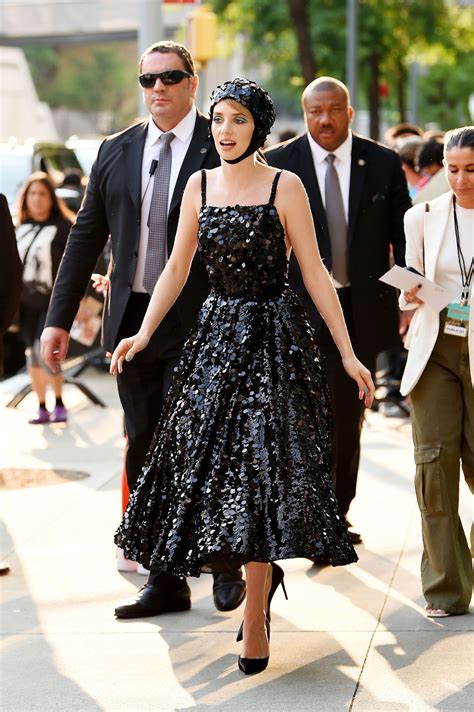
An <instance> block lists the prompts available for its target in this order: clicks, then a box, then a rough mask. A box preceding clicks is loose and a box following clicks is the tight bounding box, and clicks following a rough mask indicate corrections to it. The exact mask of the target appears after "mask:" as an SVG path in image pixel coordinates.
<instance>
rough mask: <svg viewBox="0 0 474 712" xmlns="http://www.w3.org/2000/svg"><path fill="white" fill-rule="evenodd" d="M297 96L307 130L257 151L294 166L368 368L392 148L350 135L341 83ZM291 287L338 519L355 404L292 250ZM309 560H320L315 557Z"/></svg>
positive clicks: (382, 319)
mask: <svg viewBox="0 0 474 712" xmlns="http://www.w3.org/2000/svg"><path fill="white" fill-rule="evenodd" d="M302 100H303V109H304V115H305V122H306V127H307V131H306V132H305V133H304V134H303V135H301V136H298V137H296V138H294V139H291V140H290V141H286V142H285V143H282V144H280V145H279V146H275V147H274V148H271V149H269V150H268V151H266V153H265V156H266V158H267V160H268V162H269V164H270V165H272V166H275V167H276V168H284V169H287V170H289V171H292V172H294V173H296V175H297V176H299V178H300V179H301V181H302V182H303V185H304V186H305V188H306V192H307V194H308V198H309V203H310V206H311V212H312V215H313V221H314V224H315V227H316V238H317V240H318V245H319V250H320V252H321V256H322V258H323V260H324V264H325V266H326V267H327V269H328V270H329V271H330V273H331V275H332V279H333V284H334V286H335V287H336V289H337V295H338V297H339V301H340V303H341V306H342V310H343V313H344V317H345V320H346V323H347V327H348V330H349V334H350V337H351V341H352V343H353V345H354V350H355V352H356V354H357V356H358V358H360V359H361V361H362V362H363V363H364V364H365V365H366V366H367V367H368V368H369V369H370V371H371V372H372V373H374V372H375V362H376V357H377V355H378V354H379V353H380V352H382V351H386V350H388V349H390V348H393V347H394V346H397V345H398V344H399V340H400V337H399V333H398V331H399V319H400V317H399V310H398V305H397V299H396V295H395V294H394V293H393V290H391V289H390V287H387V288H386V285H384V284H383V283H382V282H380V281H379V277H380V276H381V275H382V274H384V272H386V271H387V270H388V269H389V268H390V266H391V265H390V261H391V253H392V252H393V258H394V260H395V262H396V264H398V265H400V266H404V264H405V236H404V233H403V215H404V213H405V211H406V210H407V209H408V208H409V207H410V205H411V201H410V197H409V195H408V190H407V184H406V180H405V176H404V174H403V171H402V168H401V165H400V159H399V157H398V156H397V154H396V153H395V152H394V151H392V150H390V149H389V148H387V147H386V146H381V145H379V144H377V143H375V142H374V141H370V140H369V139H366V138H362V137H361V136H357V135H356V134H354V133H352V131H351V129H350V124H351V121H352V117H353V115H354V110H353V108H352V107H351V105H350V97H349V91H348V89H347V87H346V86H345V85H344V84H343V83H342V82H340V81H339V80H338V79H335V78H333V77H319V78H318V79H315V80H314V81H313V82H311V84H309V85H308V86H307V87H306V89H305V90H304V92H303V97H302ZM308 239H310V236H309V235H308ZM290 284H291V285H292V286H293V288H294V289H295V291H296V292H297V293H298V294H299V295H300V296H301V298H302V300H303V303H304V304H305V306H306V307H307V309H308V312H309V315H310V317H311V320H312V322H313V324H314V326H315V327H316V329H319V333H318V337H317V343H318V346H319V348H320V350H321V353H322V356H323V359H324V365H325V368H326V371H327V374H328V380H329V389H330V394H331V406H332V409H333V413H334V423H335V425H334V429H333V448H334V449H333V467H334V477H335V483H336V497H337V500H338V505H339V511H340V513H341V514H342V515H344V516H345V517H346V516H347V513H348V511H349V507H350V505H351V502H352V500H353V499H354V497H355V494H356V486H357V475H358V471H359V460H360V437H361V432H362V426H363V422H364V408H363V407H362V405H361V402H360V400H359V399H358V395H357V389H356V388H354V386H353V384H352V382H351V380H350V379H349V378H348V377H347V375H346V373H345V372H344V368H343V365H342V362H341V359H340V357H339V354H338V352H337V349H336V348H335V346H334V342H333V340H332V338H331V335H330V333H329V330H328V328H327V326H326V325H325V324H324V323H322V320H321V316H320V315H319V314H318V312H317V309H316V307H315V306H314V304H313V303H312V301H311V299H310V298H309V296H308V293H307V290H306V289H305V286H304V282H303V279H302V276H301V270H300V268H299V266H298V264H297V261H296V260H295V259H294V258H293V256H292V259H291V263H290ZM350 531H351V535H352V541H353V542H354V543H359V542H360V541H361V536H360V534H359V533H358V532H357V531H353V530H350ZM315 563H316V564H321V565H325V564H326V563H327V561H326V560H325V559H324V558H323V557H321V558H320V559H319V560H317V561H315Z"/></svg>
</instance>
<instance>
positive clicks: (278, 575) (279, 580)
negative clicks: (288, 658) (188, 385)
mask: <svg viewBox="0 0 474 712" xmlns="http://www.w3.org/2000/svg"><path fill="white" fill-rule="evenodd" d="M270 566H271V567H272V585H271V586H270V590H269V592H268V599H267V616H266V621H265V626H266V628H267V638H268V640H270V621H271V615H270V605H271V602H272V598H273V596H274V594H275V591H276V590H277V588H278V586H279V585H280V584H281V587H282V589H283V593H284V594H285V598H286V600H288V595H287V593H286V588H285V582H284V580H283V579H284V578H285V572H284V571H283V569H282V568H281V566H278V564H275V563H273V562H272V563H271V564H270ZM243 637H244V623H243V621H242V623H241V624H240V628H239V630H238V632H237V638H236V641H237V643H240V641H241V640H243Z"/></svg>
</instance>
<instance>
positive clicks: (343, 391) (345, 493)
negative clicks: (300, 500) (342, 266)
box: [317, 288, 375, 514]
mask: <svg viewBox="0 0 474 712" xmlns="http://www.w3.org/2000/svg"><path fill="white" fill-rule="evenodd" d="M338 296H339V300H340V302H341V306H342V310H343V312H344V318H345V320H346V324H347V328H348V331H349V336H350V338H351V341H352V345H353V347H354V350H355V352H356V354H357V355H358V351H359V349H358V345H357V343H356V339H355V332H354V326H353V321H352V310H351V296H350V288H346V289H342V290H338ZM317 343H318V346H319V349H320V351H321V356H322V357H323V359H324V366H325V369H326V374H327V377H328V384H329V392H330V396H331V407H332V412H333V439H332V466H333V478H334V483H335V492H336V498H337V502H338V506H339V511H340V513H341V514H347V512H348V511H349V507H350V504H351V502H352V500H353V499H354V497H355V494H356V487H357V473H358V471H359V461H360V436H361V432H362V425H363V422H364V411H365V406H364V402H363V401H360V400H359V389H358V387H357V384H356V382H355V381H353V380H352V378H349V376H348V375H347V374H346V372H345V370H344V367H343V365H342V359H341V356H340V354H339V351H338V350H337V347H336V344H335V343H334V341H333V339H332V337H331V334H330V332H329V329H328V328H327V327H326V325H325V324H324V323H323V324H322V326H321V330H320V332H319V334H318V338H317ZM369 361H370V363H369V362H368V359H367V357H365V358H364V359H363V363H364V366H366V367H367V368H368V369H369V370H370V371H371V373H372V375H374V372H375V355H374V356H373V357H372V358H370V359H369Z"/></svg>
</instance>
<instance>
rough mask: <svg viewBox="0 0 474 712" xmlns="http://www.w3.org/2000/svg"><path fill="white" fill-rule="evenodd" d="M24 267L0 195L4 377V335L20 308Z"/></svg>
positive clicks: (0, 340) (0, 371)
mask: <svg viewBox="0 0 474 712" xmlns="http://www.w3.org/2000/svg"><path fill="white" fill-rule="evenodd" d="M21 276H22V265H21V260H20V256H19V254H18V248H17V244H16V235H15V228H14V227H13V223H12V219H11V215H10V211H9V209H8V203H7V199H6V198H5V196H4V195H2V194H0V376H2V375H3V333H4V332H5V331H6V330H7V329H8V327H9V326H10V324H11V323H12V321H13V319H14V317H15V314H16V313H17V311H18V308H19V306H20V296H21Z"/></svg>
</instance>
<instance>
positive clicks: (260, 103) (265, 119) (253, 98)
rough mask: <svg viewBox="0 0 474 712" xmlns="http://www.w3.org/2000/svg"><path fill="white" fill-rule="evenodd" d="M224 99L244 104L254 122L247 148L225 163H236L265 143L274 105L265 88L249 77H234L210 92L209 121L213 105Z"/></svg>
mask: <svg viewBox="0 0 474 712" xmlns="http://www.w3.org/2000/svg"><path fill="white" fill-rule="evenodd" d="M225 99H231V100H232V101H236V102H237V103H238V104H242V106H245V107H246V108H247V109H248V110H249V111H250V113H251V114H252V116H253V120H254V122H255V129H254V132H253V136H252V140H251V142H250V145H249V147H248V148H247V150H246V151H245V152H244V153H243V154H242V155H241V156H239V158H234V159H233V160H231V161H226V162H227V163H238V162H239V161H242V160H243V159H244V158H247V156H250V155H251V154H252V153H254V151H257V150H258V149H259V148H261V147H262V146H263V144H264V143H265V139H266V138H267V136H268V134H269V133H270V131H271V128H272V126H273V124H274V122H275V118H276V117H275V107H274V105H273V101H272V98H271V96H270V94H268V92H266V91H265V89H262V87H259V86H258V84H256V83H255V82H253V81H251V80H250V79H240V78H236V79H233V80H232V81H230V82H224V84H222V85H221V86H218V87H216V88H215V89H214V91H213V92H212V94H211V106H210V109H209V116H210V118H211V123H212V116H213V113H214V107H215V106H216V104H218V103H219V102H220V101H223V100H225ZM224 160H225V159H224Z"/></svg>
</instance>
